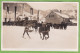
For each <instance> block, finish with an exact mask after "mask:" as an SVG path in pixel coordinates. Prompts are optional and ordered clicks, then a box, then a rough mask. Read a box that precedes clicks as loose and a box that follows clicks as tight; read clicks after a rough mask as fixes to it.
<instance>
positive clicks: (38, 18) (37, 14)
mask: <svg viewBox="0 0 80 53" xmlns="http://www.w3.org/2000/svg"><path fill="white" fill-rule="evenodd" d="M37 22H39V10H38V14H37Z"/></svg>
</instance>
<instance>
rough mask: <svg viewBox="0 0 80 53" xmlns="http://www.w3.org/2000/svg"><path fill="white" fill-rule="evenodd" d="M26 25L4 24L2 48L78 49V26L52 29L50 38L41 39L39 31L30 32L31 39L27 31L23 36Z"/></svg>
mask: <svg viewBox="0 0 80 53" xmlns="http://www.w3.org/2000/svg"><path fill="white" fill-rule="evenodd" d="M23 32H24V27H21V26H3V35H2V47H3V49H2V50H9V49H10V50H12V49H14V50H24V49H25V50H39V51H45V50H46V51H48V50H49V51H51V50H52V51H54V50H57V51H59V50H74V51H75V50H76V49H77V41H78V39H77V37H78V36H77V26H68V27H67V29H66V30H60V29H52V28H51V30H50V32H49V34H50V38H49V39H48V40H41V39H40V35H39V33H38V32H35V31H33V32H29V35H30V37H31V39H29V37H28V36H27V34H26V33H25V36H24V37H25V38H22V35H23Z"/></svg>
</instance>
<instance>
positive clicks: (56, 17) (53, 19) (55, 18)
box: [45, 11, 70, 24]
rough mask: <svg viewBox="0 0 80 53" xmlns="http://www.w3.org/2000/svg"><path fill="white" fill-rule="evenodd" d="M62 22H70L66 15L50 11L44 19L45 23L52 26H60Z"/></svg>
mask: <svg viewBox="0 0 80 53" xmlns="http://www.w3.org/2000/svg"><path fill="white" fill-rule="evenodd" d="M62 21H65V22H70V20H69V17H68V16H67V15H64V14H61V13H59V12H54V11H51V12H50V13H49V14H48V15H47V16H46V17H45V22H46V23H52V24H61V22H62Z"/></svg>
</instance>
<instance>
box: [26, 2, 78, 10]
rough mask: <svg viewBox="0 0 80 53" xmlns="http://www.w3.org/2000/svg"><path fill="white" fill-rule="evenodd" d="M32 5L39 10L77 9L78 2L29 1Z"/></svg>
mask: <svg viewBox="0 0 80 53" xmlns="http://www.w3.org/2000/svg"><path fill="white" fill-rule="evenodd" d="M27 3H28V4H29V5H30V6H32V7H33V8H34V9H37V10H49V9H50V10H52V9H60V10H68V9H69V10H75V9H77V4H78V3H77V2H75V3H74V2H27Z"/></svg>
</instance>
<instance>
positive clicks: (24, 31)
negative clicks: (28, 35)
mask: <svg viewBox="0 0 80 53" xmlns="http://www.w3.org/2000/svg"><path fill="white" fill-rule="evenodd" d="M24 34H25V30H24V33H23V38H24Z"/></svg>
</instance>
